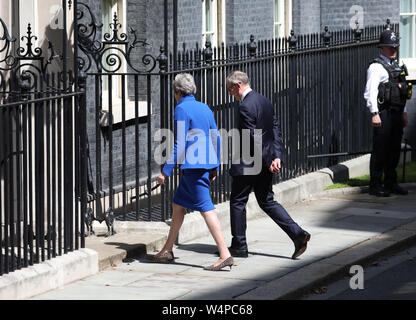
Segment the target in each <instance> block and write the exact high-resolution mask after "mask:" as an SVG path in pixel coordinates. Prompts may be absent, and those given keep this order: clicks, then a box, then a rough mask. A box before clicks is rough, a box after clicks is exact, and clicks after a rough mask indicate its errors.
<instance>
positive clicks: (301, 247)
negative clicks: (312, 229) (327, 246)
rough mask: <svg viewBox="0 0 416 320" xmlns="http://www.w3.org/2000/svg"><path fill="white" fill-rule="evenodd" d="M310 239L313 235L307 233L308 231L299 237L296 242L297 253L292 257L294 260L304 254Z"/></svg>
mask: <svg viewBox="0 0 416 320" xmlns="http://www.w3.org/2000/svg"><path fill="white" fill-rule="evenodd" d="M310 239H311V235H310V234H309V233H308V232H306V231H303V233H302V235H300V236H299V237H297V239H296V240H295V241H294V243H295V252H294V253H293V255H292V259H296V258H297V257H299V256H300V255H301V254H302V253H304V252H305V250H306V246H307V242H308V241H309V240H310Z"/></svg>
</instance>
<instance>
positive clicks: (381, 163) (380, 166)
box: [370, 109, 404, 189]
mask: <svg viewBox="0 0 416 320" xmlns="http://www.w3.org/2000/svg"><path fill="white" fill-rule="evenodd" d="M380 118H381V123H382V125H381V127H374V128H373V151H372V153H371V159H370V176H371V178H370V187H371V188H376V187H381V186H382V183H381V178H382V175H383V172H384V186H385V187H386V188H389V189H390V188H391V187H392V185H393V184H396V183H397V173H396V167H397V165H398V164H399V159H400V150H401V141H402V136H403V127H404V123H403V112H401V111H394V110H386V109H385V110H383V111H381V113H380Z"/></svg>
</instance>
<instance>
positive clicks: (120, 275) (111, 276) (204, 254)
mask: <svg viewBox="0 0 416 320" xmlns="http://www.w3.org/2000/svg"><path fill="white" fill-rule="evenodd" d="M392 198H393V197H392ZM380 202H381V203H380ZM413 204H416V188H412V189H410V193H409V195H408V196H401V197H395V198H394V199H387V200H386V199H380V198H376V197H373V196H370V195H368V194H361V193H359V194H358V193H351V194H342V195H339V194H332V195H331V192H329V193H328V194H327V195H326V196H325V197H324V198H323V199H319V200H317V199H315V200H307V201H304V202H301V203H298V204H294V205H291V206H288V207H287V210H288V212H289V214H290V215H291V216H292V217H293V218H294V220H295V221H296V222H298V223H299V224H300V225H301V227H302V228H304V229H305V230H307V231H308V232H310V233H311V235H312V238H311V241H310V242H309V243H308V249H307V250H306V252H305V253H304V254H303V255H302V256H300V257H299V258H298V259H296V260H292V259H291V255H292V253H293V250H294V247H293V243H292V242H291V240H290V239H289V238H288V236H287V235H286V234H285V233H284V232H283V231H282V230H281V229H280V228H279V227H278V226H276V225H275V224H274V223H273V222H272V220H271V219H270V218H269V217H267V216H265V215H264V214H262V213H259V218H257V219H254V220H250V221H248V228H247V240H248V246H249V257H248V258H235V265H234V266H233V268H232V270H231V271H228V268H227V270H223V271H220V272H210V271H206V270H203V267H204V266H206V265H209V264H211V263H213V262H214V261H215V260H216V259H217V256H216V255H215V252H216V251H217V248H216V245H215V243H214V241H213V239H212V238H211V237H210V236H206V237H202V238H198V239H194V240H190V241H187V242H184V243H181V244H179V245H177V246H175V249H174V254H175V257H177V259H176V260H175V263H172V264H155V263H151V262H150V260H149V259H148V257H147V256H145V255H143V254H140V255H129V257H127V258H124V261H123V262H122V263H120V264H117V265H115V266H110V267H109V268H107V269H105V270H102V271H101V272H100V273H99V274H97V275H95V276H91V277H88V278H85V279H82V280H80V281H77V282H75V283H72V284H69V285H66V286H64V287H63V288H60V289H58V290H54V291H50V292H47V293H45V294H42V295H39V296H36V297H34V299H37V300H42V299H81V300H83V299H87V300H88V299H98V300H99V299H110V298H111V299H113V300H117V299H122V300H127V299H137V300H149V299H152V300H175V299H177V300H194V299H197V300H201V299H202V300H204V299H209V300H229V299H237V300H240V299H243V300H251V299H262V300H269V299H287V298H292V297H296V295H299V294H300V293H302V292H304V291H305V290H310V289H311V288H313V287H314V286H317V285H319V284H320V283H321V282H324V281H329V280H330V279H333V278H334V277H336V276H339V275H345V272H346V270H347V269H349V267H350V266H351V265H353V264H360V263H365V262H366V261H368V259H370V258H374V257H377V255H380V254H385V253H386V252H389V250H394V248H397V247H399V246H402V245H404V244H406V243H409V242H411V241H416V206H414V207H413V208H414V209H412V205H413ZM381 210H382V211H381ZM373 211H374V212H380V213H379V214H375V213H374V214H372V212H373ZM395 212H396V213H397V214H395ZM224 236H225V238H226V242H227V243H230V241H231V235H230V232H229V230H228V231H227V230H226V231H225V232H224ZM123 237H124V236H123ZM126 237H127V238H125V239H124V240H122V239H121V238H122V236H121V235H120V238H112V237H111V238H109V239H107V240H105V241H107V242H111V243H113V244H114V243H117V242H120V247H121V246H122V245H121V243H123V246H125V245H126V243H127V245H133V244H132V243H133V242H134V241H136V240H133V237H132V235H131V234H130V235H129V236H126ZM129 237H131V238H129ZM128 238H129V240H127V239H128ZM99 240H101V241H104V240H102V239H99ZM123 241H124V242H123ZM163 241H164V240H163ZM153 248H154V250H147V253H148V254H153V253H156V252H157V250H158V249H157V246H154V247H153Z"/></svg>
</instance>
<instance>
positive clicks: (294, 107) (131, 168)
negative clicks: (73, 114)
mask: <svg viewBox="0 0 416 320" xmlns="http://www.w3.org/2000/svg"><path fill="white" fill-rule="evenodd" d="M80 5H81V3H80ZM81 7H82V8H81ZM80 10H83V13H82V14H79V16H80V17H82V18H83V20H82V19H81V20H80V21H79V26H80V29H79V31H80V32H79V33H78V35H79V38H80V42H79V48H80V52H82V53H83V54H82V55H80V60H81V61H82V63H81V65H82V66H83V71H84V72H86V73H88V79H89V81H90V84H91V85H90V86H88V87H87V92H88V93H87V96H88V97H93V98H91V99H90V101H89V102H87V104H88V107H87V109H91V110H94V112H93V113H92V114H90V115H89V116H88V117H89V118H90V119H91V120H92V121H91V122H90V123H91V124H90V126H89V130H88V131H89V135H88V140H89V145H90V152H89V155H90V164H91V165H90V168H91V170H89V171H90V174H89V186H90V188H89V195H88V199H89V209H88V218H87V220H88V221H90V224H91V223H92V221H93V220H94V219H95V220H98V221H100V222H101V221H106V223H107V227H108V235H111V234H113V233H114V228H113V224H114V221H115V220H116V219H118V220H125V221H139V220H141V221H165V220H166V219H169V218H170V217H171V213H172V212H171V210H172V208H171V201H172V198H173V194H174V193H175V191H176V188H177V186H178V182H179V179H180V174H181V172H180V170H179V169H178V168H176V169H175V170H174V173H173V175H172V176H171V177H170V178H169V179H168V183H167V185H166V186H161V187H160V186H159V185H157V182H156V177H157V175H158V173H160V169H161V165H160V163H157V162H156V161H155V154H156V148H157V147H158V145H160V141H155V139H154V138H155V133H156V132H157V130H158V129H160V128H164V129H170V130H173V114H174V108H175V106H176V102H175V100H174V97H173V92H172V89H171V84H172V82H173V79H174V77H175V76H176V75H177V74H178V73H182V72H189V73H191V74H192V75H193V76H194V79H195V81H196V85H197V94H196V98H197V100H200V101H202V102H205V103H207V104H208V105H209V106H210V107H211V109H212V110H213V112H214V115H215V118H216V121H217V125H218V127H219V129H220V130H221V133H222V134H223V143H225V142H228V143H229V145H230V144H231V143H232V141H231V137H230V136H229V135H228V134H229V133H230V132H231V130H232V129H233V128H235V119H234V116H235V110H236V108H238V104H237V102H236V101H234V100H233V98H231V97H230V95H229V94H228V92H227V87H226V77H227V76H228V75H229V74H230V73H231V72H232V71H234V70H242V71H245V72H247V74H248V75H249V78H250V82H251V86H252V88H253V89H254V90H257V91H258V92H260V93H261V94H263V95H265V96H266V97H268V98H269V99H270V100H271V101H272V103H273V105H274V108H275V113H276V115H277V118H278V121H279V124H280V128H281V132H282V136H283V141H284V144H285V152H286V160H285V162H284V164H283V170H282V172H281V174H280V175H278V176H277V175H276V177H275V179H274V182H275V183H278V182H280V181H284V180H288V179H291V178H294V177H297V176H300V175H303V174H306V173H309V172H313V171H315V170H318V169H320V168H323V167H326V166H329V165H332V164H335V163H338V162H339V161H344V160H347V159H350V158H352V157H353V156H351V155H346V156H339V157H337V158H335V157H330V158H308V157H307V156H308V155H313V154H323V153H337V152H341V151H344V150H348V151H349V152H359V151H361V150H367V149H370V141H371V130H370V128H371V126H370V124H369V117H368V112H367V108H366V107H365V101H364V98H363V93H364V87H365V81H366V70H367V67H368V65H369V63H370V62H371V60H372V59H373V58H374V57H376V56H377V55H378V49H377V47H376V44H377V43H378V40H379V35H380V33H381V32H382V31H383V29H384V28H392V29H394V30H395V31H398V25H391V24H390V22H389V21H387V25H385V26H373V27H367V28H364V29H360V28H359V27H358V25H357V28H356V29H355V30H340V31H333V32H331V31H330V30H328V28H327V27H326V28H325V30H324V32H323V33H322V34H309V35H298V36H297V35H295V34H294V33H293V32H292V33H291V35H290V37H288V38H281V39H273V40H259V41H256V40H255V39H254V37H253V36H251V37H250V42H248V43H245V44H232V45H228V46H221V47H220V48H212V47H211V44H210V43H209V42H207V43H206V44H205V48H203V49H201V48H198V47H196V48H194V49H192V50H188V49H187V48H186V46H184V47H183V50H182V51H180V52H173V53H169V52H166V48H165V46H162V47H161V48H160V54H159V56H158V57H157V58H155V57H153V56H152V55H151V54H149V53H148V51H146V50H142V51H141V53H135V54H133V53H132V52H134V51H135V50H139V49H140V48H143V47H146V46H147V43H146V41H144V40H138V38H137V36H136V33H135V31H134V30H130V32H129V34H124V33H120V30H118V29H119V28H120V25H119V24H118V20H117V16H116V15H115V16H114V23H112V24H111V25H110V28H111V33H109V34H105V35H101V33H100V28H101V27H102V25H100V24H99V23H97V22H96V21H97V20H96V19H95V18H94V16H93V14H92V12H91V10H89V7H88V6H87V5H82V6H80ZM140 54H141V56H140ZM139 56H140V58H139ZM133 57H135V59H133ZM175 58H176V59H175ZM139 65H141V66H139ZM123 66H124V68H123ZM157 66H158V67H159V70H156V67H157ZM117 92H118V94H117ZM129 110H130V111H132V110H134V111H132V112H131V113H130V114H132V113H133V116H132V117H131V118H129V117H128V116H127V113H128V111H129ZM143 112H144V115H140V114H141V113H143ZM117 119H118V120H117ZM164 142H166V141H165V140H162V143H164ZM223 150H224V149H223ZM229 150H230V148H229ZM230 163H231V159H230V155H228V154H223V155H222V164H221V167H220V171H219V175H218V177H217V179H216V181H215V182H214V183H213V185H212V188H211V195H212V198H213V200H214V203H221V202H224V201H227V200H228V199H229V197H230V192H231V189H230V188H231V177H230V176H229V174H228V169H229V167H230ZM88 228H89V229H90V228H91V225H90V226H89V227H88ZM90 232H91V233H92V229H90Z"/></svg>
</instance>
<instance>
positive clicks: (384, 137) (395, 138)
mask: <svg viewBox="0 0 416 320" xmlns="http://www.w3.org/2000/svg"><path fill="white" fill-rule="evenodd" d="M378 46H379V47H382V46H392V47H398V46H399V39H398V37H396V36H395V35H394V34H393V36H392V31H390V30H386V31H384V32H383V33H382V34H381V37H380V44H379V45H378ZM372 63H380V64H381V65H382V66H383V67H384V68H385V70H386V71H387V73H388V75H389V80H388V82H385V83H380V85H379V87H378V90H379V92H378V109H379V112H378V113H379V115H380V118H381V123H382V125H381V126H380V127H374V128H373V151H372V153H371V159H370V194H373V195H376V196H389V194H390V193H396V194H403V195H404V194H407V193H408V192H407V190H404V189H403V188H402V187H400V186H399V185H398V184H397V173H396V167H397V165H398V163H399V158H400V151H401V141H402V136H403V128H404V120H403V110H404V107H405V105H406V100H407V99H409V98H410V95H411V85H410V84H408V83H407V82H406V75H407V70H406V68H405V66H402V67H400V66H399V64H398V63H397V61H391V63H390V64H389V63H387V62H386V61H385V60H383V59H382V58H380V57H379V58H376V59H374V60H373V62H372ZM383 173H384V190H383V189H382V187H381V186H382V175H383Z"/></svg>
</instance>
